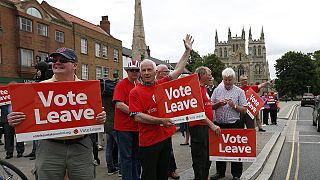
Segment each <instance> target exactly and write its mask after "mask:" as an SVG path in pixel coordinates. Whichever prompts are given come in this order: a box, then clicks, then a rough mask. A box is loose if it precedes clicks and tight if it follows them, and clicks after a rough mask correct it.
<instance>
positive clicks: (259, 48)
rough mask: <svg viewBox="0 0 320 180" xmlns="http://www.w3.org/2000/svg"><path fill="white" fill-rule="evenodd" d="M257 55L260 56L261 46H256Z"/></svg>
mask: <svg viewBox="0 0 320 180" xmlns="http://www.w3.org/2000/svg"><path fill="white" fill-rule="evenodd" d="M258 56H261V46H260V45H259V46H258Z"/></svg>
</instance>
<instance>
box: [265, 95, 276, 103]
mask: <svg viewBox="0 0 320 180" xmlns="http://www.w3.org/2000/svg"><path fill="white" fill-rule="evenodd" d="M275 103H276V97H275V96H274V95H273V94H272V93H268V95H267V104H275Z"/></svg>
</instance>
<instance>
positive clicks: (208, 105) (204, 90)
mask: <svg viewBox="0 0 320 180" xmlns="http://www.w3.org/2000/svg"><path fill="white" fill-rule="evenodd" d="M200 89H201V95H202V99H203V104H204V111H205V113H206V116H207V118H208V119H210V120H211V121H212V120H213V111H212V101H211V99H210V96H209V94H208V92H207V88H206V87H204V86H200ZM189 126H190V127H193V126H207V123H205V122H204V121H203V120H198V121H192V122H190V123H189Z"/></svg>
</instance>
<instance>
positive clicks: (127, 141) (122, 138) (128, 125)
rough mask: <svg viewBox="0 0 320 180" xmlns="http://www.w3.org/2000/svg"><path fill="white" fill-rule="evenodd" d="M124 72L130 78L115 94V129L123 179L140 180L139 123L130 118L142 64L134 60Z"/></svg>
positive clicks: (119, 85)
mask: <svg viewBox="0 0 320 180" xmlns="http://www.w3.org/2000/svg"><path fill="white" fill-rule="evenodd" d="M124 70H125V71H126V72H127V74H128V77H127V78H125V79H123V80H121V81H120V82H119V83H118V84H117V86H116V87H115V89H114V94H113V100H112V101H113V102H114V103H115V114H114V129H115V130H116V132H117V133H116V134H117V139H118V149H119V152H120V164H121V174H122V179H123V180H138V179H139V178H140V173H141V171H140V170H141V166H140V163H139V161H138V147H139V146H138V136H139V133H138V123H137V122H136V121H135V120H134V119H133V118H132V117H130V116H129V93H130V91H131V90H132V89H133V88H134V87H135V85H136V83H137V81H138V78H139V77H140V64H139V62H138V61H136V60H134V59H133V60H132V61H129V62H128V65H127V66H126V67H124Z"/></svg>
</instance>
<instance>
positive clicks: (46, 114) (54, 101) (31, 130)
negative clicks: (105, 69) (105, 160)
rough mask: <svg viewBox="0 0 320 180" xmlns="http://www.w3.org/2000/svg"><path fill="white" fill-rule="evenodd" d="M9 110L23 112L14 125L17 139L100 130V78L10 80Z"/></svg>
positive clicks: (72, 134) (101, 128)
mask: <svg viewBox="0 0 320 180" xmlns="http://www.w3.org/2000/svg"><path fill="white" fill-rule="evenodd" d="M8 89H9V92H10V95H11V101H12V110H13V111H15V112H23V113H24V114H25V115H26V120H24V121H23V122H22V123H21V124H20V125H19V126H17V127H16V138H17V141H18V142H20V141H28V140H37V139H49V138H56V137H65V136H74V135H80V134H89V133H95V132H103V131H104V127H103V125H98V124H97V121H96V116H97V114H98V113H100V112H102V104H101V95H100V83H99V81H77V82H53V83H31V84H12V85H9V86H8Z"/></svg>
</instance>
